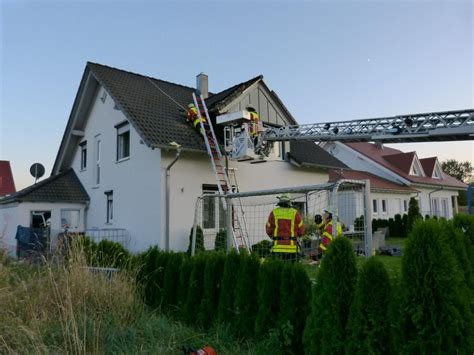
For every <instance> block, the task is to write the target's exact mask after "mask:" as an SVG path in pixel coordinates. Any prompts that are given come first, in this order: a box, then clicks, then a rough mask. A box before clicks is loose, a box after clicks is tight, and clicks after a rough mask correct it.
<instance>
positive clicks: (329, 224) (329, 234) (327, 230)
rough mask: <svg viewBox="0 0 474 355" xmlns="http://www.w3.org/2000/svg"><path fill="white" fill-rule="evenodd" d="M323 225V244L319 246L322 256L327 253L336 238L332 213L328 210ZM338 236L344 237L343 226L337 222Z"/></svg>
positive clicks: (325, 211)
mask: <svg viewBox="0 0 474 355" xmlns="http://www.w3.org/2000/svg"><path fill="white" fill-rule="evenodd" d="M323 223H324V231H323V235H322V239H321V243H320V244H319V251H320V254H321V255H323V254H324V253H325V252H326V250H327V248H328V247H329V244H330V243H331V242H332V240H333V238H334V236H333V230H332V228H333V219H332V213H331V212H329V211H328V210H324V215H323ZM336 236H337V237H342V226H341V224H340V223H339V222H337V221H336Z"/></svg>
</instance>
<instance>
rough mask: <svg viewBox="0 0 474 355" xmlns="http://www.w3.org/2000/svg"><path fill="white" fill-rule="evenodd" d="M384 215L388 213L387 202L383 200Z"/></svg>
mask: <svg viewBox="0 0 474 355" xmlns="http://www.w3.org/2000/svg"><path fill="white" fill-rule="evenodd" d="M382 213H387V200H382Z"/></svg>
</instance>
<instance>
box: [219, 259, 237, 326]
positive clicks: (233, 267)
mask: <svg viewBox="0 0 474 355" xmlns="http://www.w3.org/2000/svg"><path fill="white" fill-rule="evenodd" d="M243 257H244V255H243V254H242V253H241V254H237V252H236V251H235V250H232V251H231V252H230V253H228V254H227V258H226V260H225V264H224V274H223V276H222V283H221V284H222V287H221V290H220V296H219V306H218V309H217V318H218V320H219V322H220V323H228V324H231V323H232V321H233V320H234V317H235V314H236V312H235V307H234V300H235V285H236V283H237V277H238V272H239V270H240V268H241V264H242V259H243Z"/></svg>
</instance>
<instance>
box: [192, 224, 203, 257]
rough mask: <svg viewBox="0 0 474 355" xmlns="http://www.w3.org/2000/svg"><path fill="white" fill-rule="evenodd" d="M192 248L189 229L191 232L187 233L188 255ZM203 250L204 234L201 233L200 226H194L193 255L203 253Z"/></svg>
mask: <svg viewBox="0 0 474 355" xmlns="http://www.w3.org/2000/svg"><path fill="white" fill-rule="evenodd" d="M192 248H193V227H191V231H190V232H189V244H188V255H191V252H192ZM204 250H205V248H204V233H203V231H202V228H201V226H196V248H195V254H198V253H200V252H203V251H204Z"/></svg>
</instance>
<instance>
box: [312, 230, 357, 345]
mask: <svg viewBox="0 0 474 355" xmlns="http://www.w3.org/2000/svg"><path fill="white" fill-rule="evenodd" d="M356 278H357V268H356V257H355V255H354V251H353V249H352V244H351V242H350V241H349V240H348V239H347V238H337V239H336V240H334V241H333V242H332V243H331V244H330V245H329V248H328V250H327V253H326V255H325V256H324V257H323V258H322V261H321V267H320V269H319V272H318V276H317V281H316V288H315V289H314V295H313V299H312V302H311V314H310V316H309V318H308V320H307V324H306V328H305V330H304V338H303V341H304V349H305V354H342V353H344V348H345V343H346V340H347V336H346V326H347V320H348V315H349V307H350V304H351V302H352V298H353V295H354V287H355V283H356Z"/></svg>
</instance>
